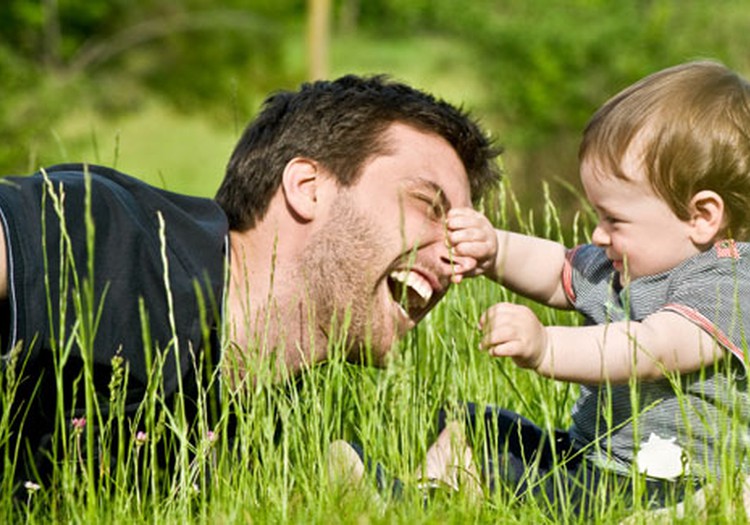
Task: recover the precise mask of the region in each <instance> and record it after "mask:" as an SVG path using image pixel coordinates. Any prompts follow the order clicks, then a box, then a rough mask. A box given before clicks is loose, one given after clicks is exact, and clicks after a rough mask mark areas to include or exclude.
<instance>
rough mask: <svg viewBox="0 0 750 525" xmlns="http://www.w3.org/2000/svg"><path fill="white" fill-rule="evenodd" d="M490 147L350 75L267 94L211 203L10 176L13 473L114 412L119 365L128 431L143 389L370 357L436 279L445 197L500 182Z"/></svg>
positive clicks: (3, 263) (144, 417)
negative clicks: (336, 357)
mask: <svg viewBox="0 0 750 525" xmlns="http://www.w3.org/2000/svg"><path fill="white" fill-rule="evenodd" d="M185 153H186V155H189V154H190V152H185ZM497 154H498V151H497V150H496V149H495V148H494V147H493V146H492V144H491V141H490V140H489V139H488V138H487V137H486V136H485V134H484V133H483V132H482V131H481V130H480V128H479V127H478V126H477V125H476V124H475V123H474V122H473V121H472V120H471V119H470V118H469V117H468V115H467V114H465V113H464V112H462V111H460V110H458V109H457V108H455V107H453V106H451V105H449V104H447V103H445V102H443V101H438V100H436V99H434V98H433V97H432V96H430V95H428V94H425V93H423V92H420V91H417V90H415V89H412V88H410V87H408V86H406V85H403V84H399V83H395V82H391V81H389V80H387V79H385V78H382V77H373V78H360V77H355V76H346V77H342V78H340V79H338V80H335V81H330V82H329V81H320V82H315V83H312V84H307V85H303V86H302V87H301V89H300V90H299V91H297V92H280V93H277V94H274V95H272V96H270V97H269V98H268V99H267V100H266V102H265V105H264V107H263V110H262V112H261V113H260V114H259V116H258V117H257V118H256V119H255V120H254V121H253V122H251V123H250V125H249V126H248V127H247V129H246V130H245V132H244V134H243V135H242V137H241V138H240V140H239V142H238V144H237V146H236V149H235V150H234V153H233V154H232V157H231V159H230V160H229V163H228V167H227V171H226V176H225V178H224V181H223V182H222V184H221V186H220V188H219V190H218V193H217V195H216V199H215V201H214V200H208V199H199V198H194V197H189V196H183V195H176V194H173V193H169V192H166V191H162V190H160V189H156V188H153V187H150V186H147V185H146V184H144V183H142V182H140V181H138V180H136V179H134V178H131V177H129V176H126V175H124V174H121V173H118V172H116V171H114V170H112V169H107V168H103V167H98V166H84V165H74V164H70V165H61V166H55V167H52V168H48V169H46V170H42V171H41V172H40V173H37V174H35V175H33V176H30V177H9V178H6V179H5V180H4V181H3V184H2V185H0V217H1V218H2V229H0V237H2V239H0V240H1V241H2V242H0V252H1V253H0V298H1V299H2V303H1V305H2V310H1V311H2V316H1V317H0V319H1V320H2V322H0V328H1V329H2V349H3V350H2V352H3V357H4V359H3V363H4V367H5V368H6V370H7V369H8V368H11V367H12V368H14V369H15V370H17V371H22V372H21V377H22V380H21V381H20V382H18V383H16V386H15V388H16V390H15V391H14V393H13V396H12V397H13V399H12V404H11V405H10V410H11V411H12V418H11V422H12V425H11V427H10V428H5V429H2V431H3V432H4V433H3V436H10V441H8V443H9V445H8V447H9V448H8V450H10V457H12V456H13V455H14V454H15V453H16V451H18V454H19V455H20V458H19V460H18V465H17V471H18V472H17V473H16V474H17V475H18V477H20V478H21V479H37V478H39V479H42V480H44V479H45V475H46V473H47V472H48V471H49V470H50V469H51V468H53V466H54V463H55V461H56V458H57V456H56V454H58V451H59V448H60V447H59V444H60V443H63V442H64V440H65V439H67V438H66V436H67V435H68V434H69V433H70V432H79V431H80V429H81V428H82V427H83V425H84V422H86V421H87V423H86V426H85V428H86V429H92V428H98V426H99V425H101V424H103V423H104V422H106V421H108V418H109V417H110V416H111V415H112V412H110V408H111V407H110V402H111V399H110V396H112V395H113V390H112V389H111V388H110V387H111V386H112V384H113V382H115V383H114V384H115V385H120V388H122V389H124V391H125V393H126V395H125V399H124V400H123V401H122V412H123V413H124V415H125V417H126V418H128V422H127V425H128V427H127V428H128V430H130V429H131V426H132V432H131V433H132V434H133V435H135V434H136V431H137V430H138V429H139V428H141V426H142V425H145V424H148V423H149V418H151V421H152V422H153V421H154V420H157V419H158V418H157V416H154V415H149V410H151V408H149V407H144V400H145V399H146V398H147V397H148V398H149V399H150V400H152V401H153V400H156V402H157V403H158V404H159V405H160V406H162V407H165V408H170V407H172V406H173V404H174V403H175V402H176V401H179V402H180V403H183V404H184V407H183V410H184V411H185V412H186V419H188V420H189V419H190V417H191V412H195V411H198V410H207V408H206V406H210V404H201V399H199V396H200V395H201V393H202V392H204V390H206V388H207V386H206V385H208V384H218V383H221V384H222V385H224V387H225V388H226V387H227V386H229V387H233V388H240V387H241V385H242V384H243V383H252V382H253V378H254V374H255V373H256V372H257V371H258V370H259V369H261V368H262V367H263V366H266V367H270V368H271V369H273V372H272V373H273V374H278V375H279V376H282V375H284V374H287V373H288V374H294V373H296V372H297V371H298V370H300V369H301V368H303V367H304V366H306V365H311V364H313V363H316V362H320V361H323V360H325V359H326V353H327V350H328V347H329V345H328V342H329V340H330V339H335V340H338V338H340V337H342V335H345V337H346V338H347V339H346V344H345V346H346V348H347V349H348V354H349V357H350V358H351V359H352V360H361V361H363V362H367V363H372V364H375V365H379V364H382V363H383V362H384V360H385V358H386V356H387V354H388V352H389V351H390V350H391V347H392V345H393V344H394V342H395V341H396V340H397V339H398V338H399V337H400V336H401V335H403V334H404V333H405V332H406V331H408V330H409V329H411V328H412V327H413V326H414V325H415V324H416V323H418V322H419V321H420V320H421V319H422V318H423V317H424V316H425V314H427V312H428V311H429V310H430V309H431V308H432V307H433V306H434V305H435V303H436V302H437V301H438V300H440V298H441V297H442V296H443V295H444V294H445V292H446V289H447V288H448V286H449V284H450V282H451V279H452V277H453V271H454V266H453V262H454V261H453V260H452V258H451V255H450V253H449V251H448V248H447V247H446V242H445V225H444V220H445V214H446V213H447V212H448V210H450V209H451V208H453V207H457V208H464V207H467V206H470V205H471V203H472V202H476V201H477V200H478V199H480V198H481V196H482V194H483V192H484V191H485V189H486V188H488V187H489V186H490V185H492V184H494V183H495V182H496V181H497V179H498V176H499V171H498V168H497V166H496V165H495V163H494V159H495V157H496V155H497ZM219 362H220V363H221V366H220V372H221V373H220V380H216V375H215V374H213V373H212V367H211V364H212V363H219ZM123 372H124V373H123ZM9 377H11V379H12V377H15V376H9ZM123 385H124V387H123ZM204 405H206V406H204ZM175 414H176V413H175ZM89 435H91V436H94V437H96V434H95V433H92V434H89ZM19 436H20V438H21V441H20V442H19V441H17V439H18V438H19ZM56 443H57V445H56ZM17 447H18V448H17ZM97 447H98V445H97ZM93 450H94V448H93V447H92V448H89V452H91V451H93ZM96 453H97V454H103V455H106V452H102V451H101V450H98V451H97V452H96ZM4 457H6V458H7V457H9V456H4ZM57 459H59V458H57ZM100 461H102V462H104V463H106V459H105V458H101V459H100ZM9 467H10V465H9V466H6V467H5V468H4V469H3V472H4V474H3V475H4V476H6V477H7V476H9V475H10V474H9V472H11V470H9Z"/></svg>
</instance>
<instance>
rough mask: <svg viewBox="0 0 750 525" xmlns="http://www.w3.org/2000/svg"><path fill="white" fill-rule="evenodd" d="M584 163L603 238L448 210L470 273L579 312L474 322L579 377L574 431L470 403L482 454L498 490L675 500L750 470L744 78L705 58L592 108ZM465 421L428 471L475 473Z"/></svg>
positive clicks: (507, 313)
mask: <svg viewBox="0 0 750 525" xmlns="http://www.w3.org/2000/svg"><path fill="white" fill-rule="evenodd" d="M579 158H580V176H581V182H582V185H583V188H584V190H585V193H586V197H587V198H588V200H589V202H590V204H591V206H592V207H593V209H594V210H595V212H596V214H597V217H598V224H597V226H596V228H595V229H594V231H593V233H592V236H591V244H587V245H582V246H578V247H576V248H573V249H568V248H566V247H564V246H562V245H561V244H559V243H556V242H552V241H549V240H545V239H540V238H535V237H531V236H527V235H520V234H516V233H511V232H507V231H500V230H495V229H493V228H492V226H491V224H490V223H489V221H488V220H487V219H486V218H485V217H484V216H483V215H481V214H479V213H478V212H476V211H473V210H469V209H454V210H451V211H450V212H449V214H448V218H447V228H448V239H449V241H450V243H451V245H452V246H453V248H454V252H455V255H456V260H457V263H458V264H462V265H463V267H462V268H461V273H462V275H479V274H483V275H485V276H487V277H489V278H491V279H493V280H495V281H497V282H498V283H501V284H502V285H503V286H506V287H507V288H508V289H510V290H512V291H514V292H516V293H518V294H520V295H522V296H524V297H527V298H530V299H533V300H535V301H537V302H539V303H541V304H544V305H548V306H552V307H555V308H561V309H575V310H577V311H578V312H580V313H581V314H582V315H583V317H584V319H585V326H580V327H569V326H544V325H543V324H542V323H541V322H540V320H539V318H538V317H537V316H536V315H535V314H534V312H533V311H532V310H531V309H529V308H527V307H525V306H522V305H518V304H510V303H500V304H496V305H494V306H492V307H491V308H489V309H488V310H487V311H486V312H485V313H484V315H483V316H482V317H481V321H480V325H481V329H482V332H483V334H482V343H481V345H482V348H483V349H484V350H486V351H488V352H489V353H490V354H491V355H492V356H496V357H508V358H511V359H513V361H514V362H515V363H516V365H518V366H520V367H523V368H528V369H530V370H533V371H535V372H536V373H538V374H540V375H543V376H546V377H550V378H553V379H555V380H560V381H567V382H572V383H577V384H579V385H580V397H579V399H578V400H577V402H576V404H575V407H574V409H573V413H572V421H573V424H572V426H571V427H570V428H568V429H567V430H561V431H557V432H555V433H553V434H552V435H550V434H549V433H548V432H545V431H544V430H542V429H541V428H540V427H538V426H537V425H535V424H533V423H532V422H530V421H529V420H527V419H525V418H523V417H522V416H520V415H518V414H515V413H513V412H510V411H508V410H504V409H501V408H497V407H486V408H484V407H483V408H481V409H480V408H479V407H477V406H475V405H469V406H468V408H467V410H466V417H467V424H468V427H469V429H470V430H476V429H477V428H479V429H484V436H485V437H484V439H483V440H482V441H483V442H484V443H483V446H482V448H481V450H479V449H477V448H475V453H476V452H480V454H479V455H480V456H481V457H482V460H481V461H479V462H478V463H479V465H480V467H481V470H482V473H481V474H482V477H483V478H484V480H485V481H486V482H487V483H488V484H489V486H490V487H496V486H497V485H498V484H502V485H503V486H505V487H508V488H509V489H510V490H511V491H513V492H514V493H515V494H516V495H522V494H524V495H525V494H528V495H533V496H539V497H542V498H545V499H546V500H547V501H549V502H550V503H551V504H552V506H553V507H555V508H558V509H559V508H560V507H567V509H568V510H569V511H572V512H573V513H575V514H579V515H580V514H585V513H586V512H587V511H589V510H590V509H591V508H592V505H593V504H594V498H595V497H596V494H599V495H600V496H601V490H602V487H601V484H603V483H606V484H607V486H606V487H607V488H606V489H604V490H606V491H607V492H608V493H611V494H612V495H614V494H615V493H618V494H623V493H624V494H626V496H625V497H626V498H630V499H631V501H632V496H631V495H630V494H631V493H632V490H633V474H634V473H639V474H637V475H636V477H640V478H642V480H643V483H644V486H645V489H646V490H645V492H646V494H647V495H648V498H649V500H650V501H651V503H656V504H663V503H665V502H667V501H671V500H673V499H677V500H679V499H681V498H682V497H683V495H684V492H685V490H686V489H687V487H688V486H691V485H694V484H695V483H696V482H698V483H703V482H705V481H706V480H721V479H724V478H726V477H730V476H732V474H733V473H735V472H738V468H739V469H740V470H739V471H740V472H745V471H746V470H747V466H748V462H747V452H748V444H750V441H749V440H748V437H749V435H748V434H749V433H750V432H749V431H750V426H749V425H748V419H749V418H750V399H748V390H747V339H746V338H747V337H748V335H750V244H748V243H745V242H738V241H740V240H746V239H747V237H748V229H749V228H750V218H749V217H748V214H749V213H750V84H748V82H747V81H746V80H745V79H743V78H742V77H740V76H739V75H738V74H736V73H735V72H733V71H730V70H729V69H727V68H726V67H724V66H723V65H721V64H718V63H715V62H708V61H701V62H691V63H686V64H683V65H679V66H676V67H672V68H669V69H665V70H663V71H659V72H657V73H655V74H652V75H650V76H648V77H646V78H644V79H642V80H641V81H639V82H637V83H636V84H634V85H632V86H630V87H628V88H627V89H625V90H624V91H622V92H621V93H619V94H617V95H616V96H615V97H613V98H612V99H610V100H609V101H608V102H607V103H606V104H605V105H604V106H603V107H602V108H600V109H599V110H598V111H597V112H596V113H595V115H594V116H593V118H592V119H591V121H590V122H589V124H588V126H587V127H586V130H585V132H584V136H583V141H582V144H581V147H580V153H579ZM480 422H481V423H480ZM463 431H464V428H463V427H462V426H461V425H458V426H456V425H453V426H449V427H448V428H446V430H444V431H443V433H442V434H441V435H440V436H439V438H438V441H437V442H436V444H435V446H434V447H433V449H432V450H430V452H429V453H428V457H427V461H426V471H425V472H426V474H427V475H428V476H431V477H437V478H446V477H448V478H451V477H452V474H450V473H454V472H455V471H456V467H459V468H461V469H463V468H469V469H471V468H472V467H471V465H466V464H465V459H462V461H457V460H456V459H455V458H466V457H467V456H466V454H465V451H457V450H456V444H457V443H463V442H464V440H463V438H460V439H459V438H457V437H456V433H457V432H461V433H462V432H463ZM469 434H471V432H470V433H469ZM462 463H464V464H462ZM548 474H552V475H548ZM688 490H689V489H688ZM600 496H599V497H600ZM625 501H628V499H625Z"/></svg>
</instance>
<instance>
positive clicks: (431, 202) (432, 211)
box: [417, 195, 446, 219]
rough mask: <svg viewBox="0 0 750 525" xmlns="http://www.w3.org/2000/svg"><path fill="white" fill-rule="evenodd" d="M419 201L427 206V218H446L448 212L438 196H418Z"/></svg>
mask: <svg viewBox="0 0 750 525" xmlns="http://www.w3.org/2000/svg"><path fill="white" fill-rule="evenodd" d="M417 199H418V200H419V201H421V202H422V203H424V204H425V205H426V206H425V207H426V209H427V216H428V217H429V218H430V219H442V218H443V217H445V212H446V210H445V209H444V207H443V203H442V201H441V200H440V199H439V198H438V197H437V196H434V197H431V196H429V195H417Z"/></svg>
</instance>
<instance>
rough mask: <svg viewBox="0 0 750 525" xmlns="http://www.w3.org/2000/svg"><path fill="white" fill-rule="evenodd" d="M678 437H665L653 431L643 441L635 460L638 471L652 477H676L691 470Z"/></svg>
mask: <svg viewBox="0 0 750 525" xmlns="http://www.w3.org/2000/svg"><path fill="white" fill-rule="evenodd" d="M675 441H676V438H674V437H672V438H669V439H664V438H662V437H659V436H657V435H656V434H654V433H653V432H652V433H651V435H650V436H649V437H648V441H645V442H643V443H641V449H640V450H639V451H638V454H637V455H636V458H635V461H636V464H637V465H638V471H639V472H641V473H643V474H646V475H647V476H649V477H652V478H658V479H675V478H677V477H679V476H682V475H684V474H687V473H688V472H689V465H688V462H687V460H686V459H687V457H686V454H685V451H684V450H683V449H682V447H681V446H680V445H678V444H677V443H675Z"/></svg>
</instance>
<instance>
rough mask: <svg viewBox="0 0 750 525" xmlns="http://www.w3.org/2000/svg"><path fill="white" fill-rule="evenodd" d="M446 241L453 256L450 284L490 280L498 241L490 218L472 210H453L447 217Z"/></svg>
mask: <svg viewBox="0 0 750 525" xmlns="http://www.w3.org/2000/svg"><path fill="white" fill-rule="evenodd" d="M446 229H447V239H446V242H447V243H448V246H449V247H450V248H451V250H452V253H453V265H454V268H455V272H454V274H453V282H454V283H458V282H461V279H462V278H463V277H474V276H476V275H487V274H489V276H490V277H492V275H493V273H494V271H495V261H496V259H497V250H498V241H497V234H496V232H495V228H493V227H492V224H491V223H490V221H489V219H487V217H485V216H484V215H483V214H482V213H480V212H478V211H476V210H474V209H472V208H454V209H452V210H450V211H449V212H448V217H447V218H446Z"/></svg>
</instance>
